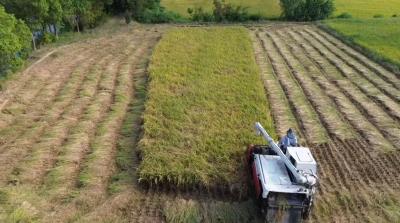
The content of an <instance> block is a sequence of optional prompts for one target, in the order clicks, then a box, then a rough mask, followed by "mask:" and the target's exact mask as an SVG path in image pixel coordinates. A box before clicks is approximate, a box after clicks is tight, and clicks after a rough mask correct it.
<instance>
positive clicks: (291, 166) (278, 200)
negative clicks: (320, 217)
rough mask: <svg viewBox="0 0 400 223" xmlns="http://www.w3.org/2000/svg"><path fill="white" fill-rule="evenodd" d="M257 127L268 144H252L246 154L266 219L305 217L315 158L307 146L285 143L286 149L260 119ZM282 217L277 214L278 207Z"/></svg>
mask: <svg viewBox="0 0 400 223" xmlns="http://www.w3.org/2000/svg"><path fill="white" fill-rule="evenodd" d="M256 130H257V132H258V133H259V134H261V135H262V136H263V137H264V138H265V139H266V140H267V141H268V143H269V144H268V145H267V146H253V147H252V148H251V150H250V151H249V154H248V156H249V157H248V158H249V164H250V165H251V166H250V168H251V173H252V178H253V182H254V184H255V190H256V194H257V198H258V199H260V200H261V203H262V210H263V212H264V213H265V214H266V219H267V220H269V221H271V222H277V221H279V222H290V223H291V222H300V221H301V219H302V218H306V217H308V215H309V213H310V210H311V206H312V204H313V200H314V195H315V192H316V185H317V182H318V178H317V162H316V161H315V159H314V157H313V156H312V154H311V151H310V149H309V148H307V147H287V148H286V150H285V151H286V153H283V151H282V150H281V148H280V147H279V146H278V145H277V144H276V143H275V142H274V141H273V139H272V138H271V137H270V136H269V135H268V133H267V132H266V131H265V129H264V128H263V127H262V126H261V124H260V123H256ZM282 208H284V209H285V213H286V214H282V213H280V214H279V216H280V218H281V219H279V220H278V219H276V218H275V217H276V215H278V214H277V213H278V212H279V211H281V209H282Z"/></svg>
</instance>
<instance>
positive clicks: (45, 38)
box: [42, 32, 57, 44]
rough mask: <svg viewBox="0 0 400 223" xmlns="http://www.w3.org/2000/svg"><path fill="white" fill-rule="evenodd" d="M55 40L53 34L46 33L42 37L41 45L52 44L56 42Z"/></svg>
mask: <svg viewBox="0 0 400 223" xmlns="http://www.w3.org/2000/svg"><path fill="white" fill-rule="evenodd" d="M56 40H57V38H56V35H54V34H53V33H49V32H46V33H44V35H43V39H42V43H44V44H47V43H54V42H56Z"/></svg>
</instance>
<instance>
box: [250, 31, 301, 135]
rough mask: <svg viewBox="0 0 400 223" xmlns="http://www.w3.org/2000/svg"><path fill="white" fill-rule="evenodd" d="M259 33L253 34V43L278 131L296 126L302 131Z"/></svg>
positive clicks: (283, 132) (283, 131) (298, 130)
mask: <svg viewBox="0 0 400 223" xmlns="http://www.w3.org/2000/svg"><path fill="white" fill-rule="evenodd" d="M259 35H260V32H256V33H253V34H252V39H253V45H254V49H255V55H256V61H257V64H258V66H259V67H260V70H261V77H262V80H263V82H264V88H265V91H266V94H267V96H268V100H269V102H270V107H271V110H272V115H273V118H274V121H275V126H276V129H277V133H278V134H279V135H284V134H285V133H286V131H287V130H288V129H289V128H295V129H296V130H297V132H299V133H302V132H301V131H300V130H301V129H300V127H299V126H298V122H297V120H296V118H295V117H294V115H293V112H292V110H291V108H290V105H289V102H288V100H287V98H286V95H285V93H284V91H283V89H282V88H281V87H280V84H279V81H278V80H277V78H276V75H275V73H274V71H273V69H272V67H271V65H270V62H269V59H268V58H267V57H266V55H265V54H266V53H265V52H266V51H265V48H264V46H263V45H262V43H261V40H260V39H259V38H260V37H259ZM301 135H303V134H301Z"/></svg>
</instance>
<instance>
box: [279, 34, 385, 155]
mask: <svg viewBox="0 0 400 223" xmlns="http://www.w3.org/2000/svg"><path fill="white" fill-rule="evenodd" d="M285 33H286V34H287V36H289V37H291V38H292V39H293V41H295V42H297V44H296V45H294V46H296V48H297V52H298V53H297V54H296V55H298V56H299V57H300V56H301V57H302V58H303V59H302V62H303V63H304V64H308V65H307V67H308V68H309V69H310V70H312V71H314V72H309V75H312V77H313V79H314V80H315V81H316V82H317V83H318V84H319V85H320V86H321V87H322V88H323V89H325V91H326V93H327V94H328V95H329V96H330V97H331V98H332V100H333V101H335V103H336V104H337V107H338V109H339V110H340V111H341V113H342V114H343V115H344V117H345V118H346V119H348V121H349V122H350V123H351V125H352V126H353V127H354V128H355V129H356V130H357V131H358V132H359V133H360V135H362V136H363V137H364V138H366V139H368V140H369V141H370V142H371V143H372V144H374V145H375V146H376V148H380V149H383V150H391V149H392V146H391V144H390V143H389V142H388V141H387V140H386V138H385V137H384V136H383V134H382V133H381V132H380V131H379V130H378V129H377V128H376V127H375V126H374V125H373V124H371V123H370V122H369V120H368V119H367V118H365V117H364V115H363V113H362V112H361V111H359V110H358V108H357V107H356V106H355V105H354V104H353V102H352V100H351V99H349V98H348V97H347V95H345V94H344V93H343V92H342V90H341V88H340V87H339V86H338V85H337V84H338V82H339V80H340V79H343V78H340V79H335V78H333V77H332V76H331V75H332V74H335V73H336V74H338V73H339V72H338V71H337V68H336V67H334V66H332V65H331V64H330V63H329V62H328V61H327V59H326V58H324V57H323V56H321V54H320V53H319V52H318V51H317V50H316V49H315V48H314V47H312V46H310V45H309V44H307V42H306V41H305V40H303V38H302V37H301V36H300V35H298V34H297V33H296V32H293V31H291V30H288V31H286V32H285ZM302 55H305V56H302ZM314 65H315V66H314ZM314 67H318V69H315V68H314ZM336 77H340V74H339V75H336Z"/></svg>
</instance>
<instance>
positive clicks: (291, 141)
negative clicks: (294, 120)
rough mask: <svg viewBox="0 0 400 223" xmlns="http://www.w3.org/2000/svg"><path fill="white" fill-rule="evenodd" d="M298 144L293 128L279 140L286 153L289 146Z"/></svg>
mask: <svg viewBox="0 0 400 223" xmlns="http://www.w3.org/2000/svg"><path fill="white" fill-rule="evenodd" d="M298 145H299V144H298V143H297V136H296V134H295V133H294V131H293V129H291V128H290V129H289V130H288V131H287V132H286V135H285V136H284V137H283V138H282V139H281V141H280V142H279V147H280V148H281V149H282V152H283V153H286V150H287V147H289V146H298Z"/></svg>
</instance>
